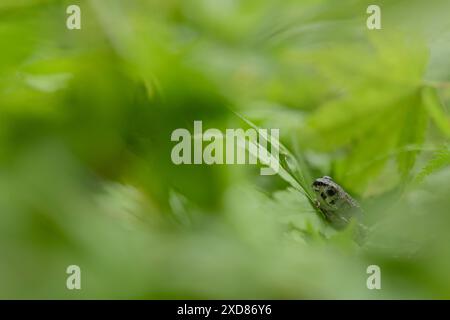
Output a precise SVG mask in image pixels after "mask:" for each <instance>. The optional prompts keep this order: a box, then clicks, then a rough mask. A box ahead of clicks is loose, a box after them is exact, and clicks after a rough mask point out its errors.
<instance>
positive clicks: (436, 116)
mask: <svg viewBox="0 0 450 320" xmlns="http://www.w3.org/2000/svg"><path fill="white" fill-rule="evenodd" d="M422 100H423V104H424V106H425V108H426V110H427V112H428V114H429V115H430V117H431V119H432V120H433V121H434V123H435V124H436V126H437V127H438V129H439V130H440V131H441V132H442V134H444V135H445V136H446V137H447V138H450V119H449V117H448V116H447V114H446V113H445V111H444V110H443V108H442V105H441V103H440V101H439V97H438V95H437V92H436V89H434V88H431V87H425V88H423V90H422Z"/></svg>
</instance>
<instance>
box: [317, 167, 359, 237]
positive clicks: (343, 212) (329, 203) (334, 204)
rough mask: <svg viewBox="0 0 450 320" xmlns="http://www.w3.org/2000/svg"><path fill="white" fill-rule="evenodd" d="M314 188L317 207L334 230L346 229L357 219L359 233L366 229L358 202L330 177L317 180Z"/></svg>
mask: <svg viewBox="0 0 450 320" xmlns="http://www.w3.org/2000/svg"><path fill="white" fill-rule="evenodd" d="M312 188H313V190H314V192H315V194H316V196H317V200H316V206H317V207H318V208H319V209H320V210H321V211H322V212H323V214H324V215H325V218H326V219H327V220H328V221H329V222H330V223H331V225H332V226H333V227H334V228H336V229H338V230H341V229H344V228H345V227H346V226H347V225H348V224H349V223H350V220H351V219H352V218H355V219H357V220H358V229H359V231H361V232H362V231H363V229H366V228H365V227H364V226H363V225H362V224H361V222H360V221H359V220H360V219H361V218H362V210H361V207H360V206H359V204H358V202H356V200H355V199H353V198H352V197H351V196H350V195H349V194H348V193H347V192H345V191H344V189H343V188H342V187H341V186H340V185H338V184H337V183H336V182H334V181H333V180H332V179H331V178H330V177H328V176H324V177H322V178H318V179H316V180H315V181H314V182H313V184H312ZM359 231H358V232H359Z"/></svg>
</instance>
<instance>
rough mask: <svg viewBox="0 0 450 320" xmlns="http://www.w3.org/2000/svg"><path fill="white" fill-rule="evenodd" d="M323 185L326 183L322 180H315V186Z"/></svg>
mask: <svg viewBox="0 0 450 320" xmlns="http://www.w3.org/2000/svg"><path fill="white" fill-rule="evenodd" d="M323 185H324V183H323V182H320V181H318V180H316V181H314V183H313V186H315V187H319V186H323Z"/></svg>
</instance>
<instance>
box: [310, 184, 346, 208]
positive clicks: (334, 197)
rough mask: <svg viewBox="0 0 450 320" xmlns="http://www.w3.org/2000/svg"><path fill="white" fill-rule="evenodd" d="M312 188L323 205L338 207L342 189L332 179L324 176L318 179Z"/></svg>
mask: <svg viewBox="0 0 450 320" xmlns="http://www.w3.org/2000/svg"><path fill="white" fill-rule="evenodd" d="M312 188H313V191H314V193H315V194H316V196H317V199H318V200H319V201H320V203H321V204H322V205H327V206H328V207H331V208H333V207H336V206H337V205H338V203H339V196H340V192H339V191H340V190H339V188H340V187H339V185H337V184H336V183H335V182H334V181H333V180H332V179H331V178H330V177H328V176H324V177H322V178H318V179H316V180H315V181H314V182H313V184H312Z"/></svg>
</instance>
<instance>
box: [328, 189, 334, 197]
mask: <svg viewBox="0 0 450 320" xmlns="http://www.w3.org/2000/svg"><path fill="white" fill-rule="evenodd" d="M335 194H336V190H334V189H332V188H330V189H328V190H327V195H328V196H329V197H332V196H334V195H335Z"/></svg>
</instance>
